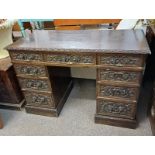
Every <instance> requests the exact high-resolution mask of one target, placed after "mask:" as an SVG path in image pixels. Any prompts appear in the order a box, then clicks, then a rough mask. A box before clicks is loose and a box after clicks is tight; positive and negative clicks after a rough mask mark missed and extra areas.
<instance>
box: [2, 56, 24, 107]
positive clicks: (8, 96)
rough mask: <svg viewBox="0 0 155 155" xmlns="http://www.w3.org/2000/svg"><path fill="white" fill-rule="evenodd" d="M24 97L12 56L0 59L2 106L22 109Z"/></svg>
mask: <svg viewBox="0 0 155 155" xmlns="http://www.w3.org/2000/svg"><path fill="white" fill-rule="evenodd" d="M23 104H24V97H23V94H22V92H21V89H20V86H19V83H18V81H17V77H16V74H15V71H14V68H13V66H12V64H11V60H10V57H7V58H4V59H0V108H8V109H15V110H21V107H22V106H23Z"/></svg>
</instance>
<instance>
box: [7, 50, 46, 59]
mask: <svg viewBox="0 0 155 155" xmlns="http://www.w3.org/2000/svg"><path fill="white" fill-rule="evenodd" d="M10 54H11V58H12V60H15V61H43V57H42V54H39V53H29V52H10Z"/></svg>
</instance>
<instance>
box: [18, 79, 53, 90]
mask: <svg viewBox="0 0 155 155" xmlns="http://www.w3.org/2000/svg"><path fill="white" fill-rule="evenodd" d="M19 82H20V85H21V87H22V88H23V89H31V90H39V91H49V90H50V86H49V83H48V81H47V80H34V79H25V78H19Z"/></svg>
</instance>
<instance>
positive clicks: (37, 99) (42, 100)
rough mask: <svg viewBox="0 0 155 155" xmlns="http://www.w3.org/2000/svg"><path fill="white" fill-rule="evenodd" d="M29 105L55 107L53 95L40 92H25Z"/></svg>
mask: <svg viewBox="0 0 155 155" xmlns="http://www.w3.org/2000/svg"><path fill="white" fill-rule="evenodd" d="M24 95H25V98H26V102H27V105H32V106H38V107H55V106H54V102H53V99H52V97H51V95H45V94H38V93H32V92H31V93H29V92H25V93H24Z"/></svg>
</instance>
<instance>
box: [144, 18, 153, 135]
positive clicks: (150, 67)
mask: <svg viewBox="0 0 155 155" xmlns="http://www.w3.org/2000/svg"><path fill="white" fill-rule="evenodd" d="M146 38H147V41H148V44H149V46H150V50H151V55H150V56H148V59H147V65H146V73H145V75H146V79H147V80H149V81H150V82H151V83H152V87H153V88H152V92H153V93H152V100H151V102H150V105H149V107H148V113H149V116H150V124H151V129H152V133H153V135H155V25H154V24H151V22H150V21H149V20H148V26H147V30H146Z"/></svg>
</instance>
